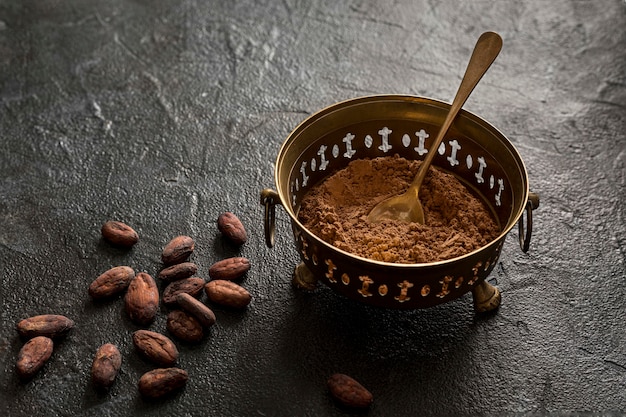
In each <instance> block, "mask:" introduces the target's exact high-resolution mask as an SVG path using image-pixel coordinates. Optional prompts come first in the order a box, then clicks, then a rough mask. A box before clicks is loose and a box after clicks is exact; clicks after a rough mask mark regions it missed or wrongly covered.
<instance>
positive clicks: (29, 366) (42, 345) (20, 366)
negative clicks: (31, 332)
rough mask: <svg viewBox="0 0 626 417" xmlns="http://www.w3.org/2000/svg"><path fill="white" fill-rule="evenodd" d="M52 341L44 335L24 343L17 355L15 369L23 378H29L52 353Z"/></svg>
mask: <svg viewBox="0 0 626 417" xmlns="http://www.w3.org/2000/svg"><path fill="white" fill-rule="evenodd" d="M53 347H54V343H53V342H52V339H50V338H49V337H46V336H36V337H33V338H32V339H30V340H28V341H27V342H26V343H24V346H22V348H21V349H20V352H19V353H18V355H17V364H16V370H17V374H18V376H19V377H20V378H21V379H23V380H28V379H31V378H32V377H33V376H35V374H36V373H37V372H38V371H39V370H40V369H41V368H42V367H43V366H44V365H45V363H46V362H47V361H48V359H50V356H51V355H52V350H53Z"/></svg>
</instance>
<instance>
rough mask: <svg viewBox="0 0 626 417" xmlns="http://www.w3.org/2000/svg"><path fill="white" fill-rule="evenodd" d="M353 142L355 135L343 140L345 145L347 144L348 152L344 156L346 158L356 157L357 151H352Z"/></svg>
mask: <svg viewBox="0 0 626 417" xmlns="http://www.w3.org/2000/svg"><path fill="white" fill-rule="evenodd" d="M353 140H354V135H353V134H352V133H348V134H347V135H346V136H345V137H344V138H343V143H345V144H346V152H345V153H344V154H343V156H344V157H346V158H352V157H353V156H354V154H355V153H356V151H355V150H354V149H352V141H353Z"/></svg>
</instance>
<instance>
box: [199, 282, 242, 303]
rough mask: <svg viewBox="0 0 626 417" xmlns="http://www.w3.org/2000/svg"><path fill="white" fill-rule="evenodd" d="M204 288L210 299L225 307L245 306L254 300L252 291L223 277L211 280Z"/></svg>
mask: <svg viewBox="0 0 626 417" xmlns="http://www.w3.org/2000/svg"><path fill="white" fill-rule="evenodd" d="M204 290H205V292H206V294H207V296H208V297H209V300H211V301H213V302H214V303H217V304H220V305H222V306H225V307H231V308H245V307H246V306H247V305H248V304H250V301H251V300H252V296H251V295H250V293H249V292H248V291H247V290H246V289H245V288H243V287H242V286H241V285H238V284H235V283H234V282H232V281H226V280H223V279H217V280H213V281H209V282H208V283H207V284H206V285H205V286H204Z"/></svg>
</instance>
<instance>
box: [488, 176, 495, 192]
mask: <svg viewBox="0 0 626 417" xmlns="http://www.w3.org/2000/svg"><path fill="white" fill-rule="evenodd" d="M494 185H496V178H495V177H494V176H493V175H490V176H489V188H490V189H492V190H493V186H494Z"/></svg>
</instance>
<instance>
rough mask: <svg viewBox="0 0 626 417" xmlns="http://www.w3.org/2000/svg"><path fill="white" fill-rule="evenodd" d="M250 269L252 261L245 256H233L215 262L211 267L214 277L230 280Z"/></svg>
mask: <svg viewBox="0 0 626 417" xmlns="http://www.w3.org/2000/svg"><path fill="white" fill-rule="evenodd" d="M249 270H250V261H249V260H248V259H247V258H243V257H240V256H239V257H233V258H227V259H222V260H221V261H217V262H215V263H214V264H213V265H211V267H210V268H209V276H210V277H211V278H212V279H226V280H229V281H232V280H235V279H238V278H241V276H243V274H245V273H246V272H248V271H249Z"/></svg>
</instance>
